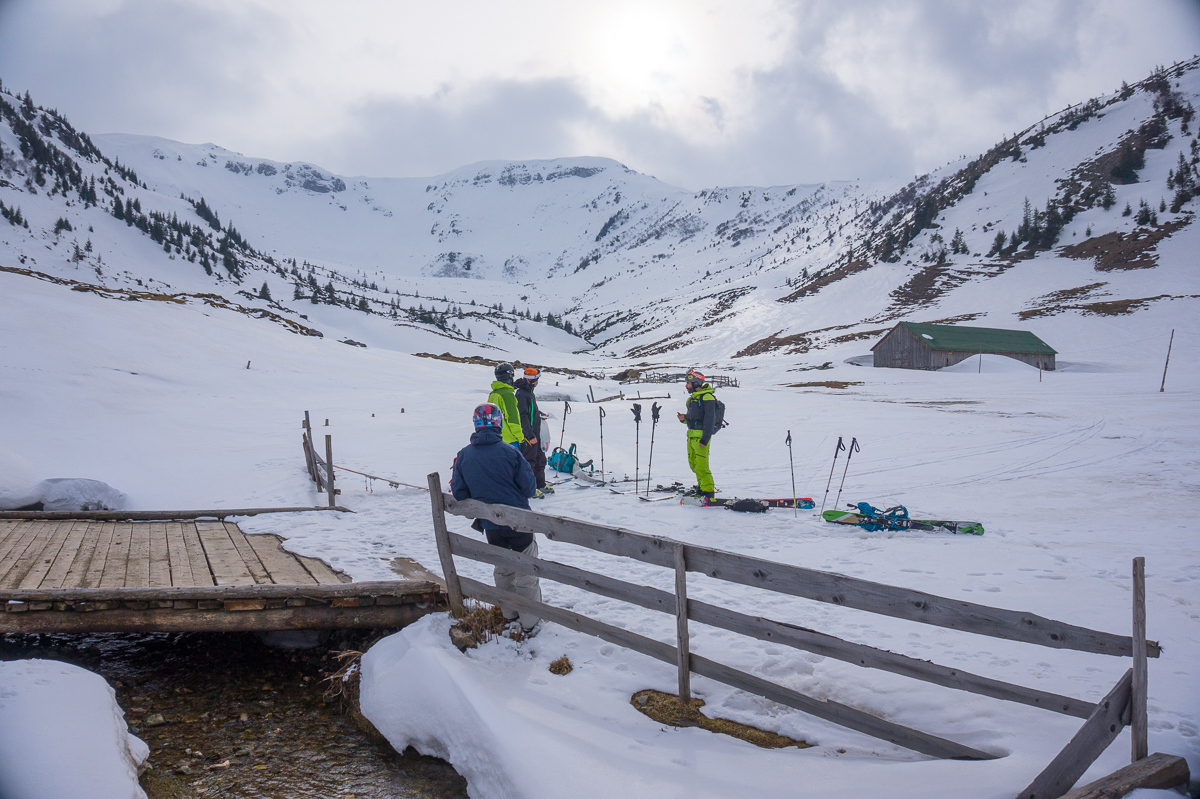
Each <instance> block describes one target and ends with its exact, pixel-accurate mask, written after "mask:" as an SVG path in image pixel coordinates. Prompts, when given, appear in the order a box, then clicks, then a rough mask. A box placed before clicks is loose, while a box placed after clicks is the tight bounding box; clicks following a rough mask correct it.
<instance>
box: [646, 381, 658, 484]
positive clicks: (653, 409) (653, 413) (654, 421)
mask: <svg viewBox="0 0 1200 799" xmlns="http://www.w3.org/2000/svg"><path fill="white" fill-rule="evenodd" d="M661 410H662V406H661V405H659V404H658V403H657V402H655V403H654V404H653V405H651V406H650V418H651V422H650V460H649V461H648V462H647V463H646V496H650V467H651V466H653V465H654V430H655V428H657V427H658V412H659V411H661Z"/></svg>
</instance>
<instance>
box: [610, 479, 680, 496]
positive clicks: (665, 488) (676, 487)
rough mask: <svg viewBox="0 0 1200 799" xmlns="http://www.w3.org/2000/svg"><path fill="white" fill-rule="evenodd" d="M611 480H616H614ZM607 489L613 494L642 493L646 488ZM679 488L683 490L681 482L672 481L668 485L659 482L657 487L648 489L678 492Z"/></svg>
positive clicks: (658, 491)
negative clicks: (627, 489) (629, 489)
mask: <svg viewBox="0 0 1200 799" xmlns="http://www.w3.org/2000/svg"><path fill="white" fill-rule="evenodd" d="M613 482H616V481H615V480H614V481H613ZM608 490H609V491H611V492H613V493H614V494H643V493H645V492H646V489H644V488H635V489H633V490H632V491H618V490H617V489H615V488H610V489H608ZM681 490H683V483H674V484H672V485H669V486H665V485H661V484H660V485H659V486H658V488H652V489H650V492H651V493H653V494H678V493H679V492H680V491H681ZM664 499H670V497H664Z"/></svg>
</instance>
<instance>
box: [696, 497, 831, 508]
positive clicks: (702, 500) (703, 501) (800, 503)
mask: <svg viewBox="0 0 1200 799" xmlns="http://www.w3.org/2000/svg"><path fill="white" fill-rule="evenodd" d="M739 499H746V497H716V498H714V499H708V498H707V497H680V499H679V504H680V505H695V506H697V507H701V508H723V507H725V506H726V505H732V504H733V503H735V502H737V501H738V500H739ZM754 501H755V502H761V503H762V504H764V505H766V506H767V507H768V508H791V507H793V505H792V498H791V497H781V498H772V499H757V498H755V499H754ZM816 506H817V503H815V502H813V501H812V498H811V497H797V498H796V503H795V507H797V508H800V509H801V510H811V509H813V508H815V507H816Z"/></svg>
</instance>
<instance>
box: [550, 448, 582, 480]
mask: <svg viewBox="0 0 1200 799" xmlns="http://www.w3.org/2000/svg"><path fill="white" fill-rule="evenodd" d="M578 462H579V458H577V457H576V456H575V445H574V444H572V445H571V449H570V450H565V449H563V448H562V447H555V448H554V452H552V453H551V454H550V459H549V460H548V461H547V462H546V463H547V464H548V465H549V466H550V468H551V469H553V470H554V471H556V472H558V473H559V474H570V473H572V472H574V471H575V464H577V463H578Z"/></svg>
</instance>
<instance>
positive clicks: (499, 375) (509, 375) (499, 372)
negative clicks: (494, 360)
mask: <svg viewBox="0 0 1200 799" xmlns="http://www.w3.org/2000/svg"><path fill="white" fill-rule="evenodd" d="M514 372H515V370H514V369H513V365H512V364H511V363H498V364H496V379H497V380H499V381H500V382H501V383H511V382H512V381H513V374H514Z"/></svg>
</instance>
